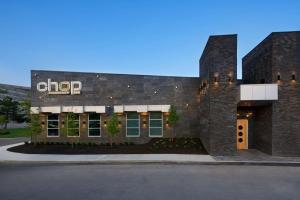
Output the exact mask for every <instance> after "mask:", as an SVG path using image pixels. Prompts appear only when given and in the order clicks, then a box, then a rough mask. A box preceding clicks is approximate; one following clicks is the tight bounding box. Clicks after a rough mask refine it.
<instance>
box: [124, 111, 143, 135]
mask: <svg viewBox="0 0 300 200" xmlns="http://www.w3.org/2000/svg"><path fill="white" fill-rule="evenodd" d="M127 114H128V113H126V137H140V136H141V116H140V114H139V113H137V115H138V116H139V119H138V120H139V127H130V128H139V135H127V128H128V126H127V122H128V120H129V121H130V120H137V119H127Z"/></svg>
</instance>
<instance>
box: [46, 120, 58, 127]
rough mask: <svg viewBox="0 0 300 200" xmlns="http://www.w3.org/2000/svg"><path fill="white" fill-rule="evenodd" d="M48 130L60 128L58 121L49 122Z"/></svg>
mask: <svg viewBox="0 0 300 200" xmlns="http://www.w3.org/2000/svg"><path fill="white" fill-rule="evenodd" d="M48 128H58V121H48Z"/></svg>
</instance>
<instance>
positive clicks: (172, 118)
mask: <svg viewBox="0 0 300 200" xmlns="http://www.w3.org/2000/svg"><path fill="white" fill-rule="evenodd" d="M179 119H180V117H179V115H178V113H177V110H176V108H175V106H173V105H171V107H170V109H169V117H168V121H169V125H170V126H171V127H172V139H171V140H172V142H173V139H174V137H176V133H175V126H176V125H177V123H178V121H179Z"/></svg>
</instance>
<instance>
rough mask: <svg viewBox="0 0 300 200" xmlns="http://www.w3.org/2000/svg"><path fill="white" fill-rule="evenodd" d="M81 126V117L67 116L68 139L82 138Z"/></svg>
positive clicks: (70, 114)
mask: <svg viewBox="0 0 300 200" xmlns="http://www.w3.org/2000/svg"><path fill="white" fill-rule="evenodd" d="M79 125H80V117H79V115H78V114H74V113H69V114H68V115H67V127H68V137H79V136H80V130H79Z"/></svg>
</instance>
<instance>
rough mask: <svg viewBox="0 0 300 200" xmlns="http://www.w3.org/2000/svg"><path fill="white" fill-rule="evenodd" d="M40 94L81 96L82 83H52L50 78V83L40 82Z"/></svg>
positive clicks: (38, 85) (38, 86) (38, 87)
mask: <svg viewBox="0 0 300 200" xmlns="http://www.w3.org/2000/svg"><path fill="white" fill-rule="evenodd" d="M36 87H37V90H38V91H39V92H48V94H71V95H73V94H80V92H81V88H82V84H81V82H80V81H62V82H52V81H51V79H50V78H48V82H39V83H38V84H37V85H36Z"/></svg>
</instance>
